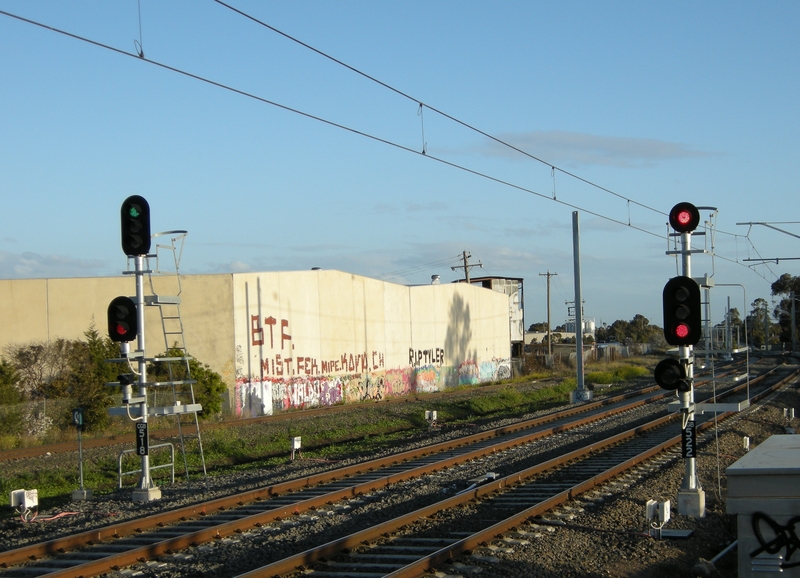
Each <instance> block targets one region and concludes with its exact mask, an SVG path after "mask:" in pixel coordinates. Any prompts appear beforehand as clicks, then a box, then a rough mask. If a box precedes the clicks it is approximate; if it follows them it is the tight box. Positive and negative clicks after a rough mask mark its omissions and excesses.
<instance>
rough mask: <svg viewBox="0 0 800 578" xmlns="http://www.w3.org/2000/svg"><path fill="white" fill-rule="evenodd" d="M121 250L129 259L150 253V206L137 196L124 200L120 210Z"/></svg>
mask: <svg viewBox="0 0 800 578" xmlns="http://www.w3.org/2000/svg"><path fill="white" fill-rule="evenodd" d="M120 217H121V224H122V250H123V251H124V252H125V254H126V255H128V256H129V257H133V256H135V255H146V254H147V253H148V251H150V205H149V204H148V203H147V200H146V199H145V198H144V197H142V196H139V195H132V196H130V197H128V198H127V199H125V201H124V202H123V203H122V209H121V210H120Z"/></svg>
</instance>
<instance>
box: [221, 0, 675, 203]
mask: <svg viewBox="0 0 800 578" xmlns="http://www.w3.org/2000/svg"><path fill="white" fill-rule="evenodd" d="M214 1H215V2H216V3H217V4H219V5H220V6H224V7H225V8H227V9H229V10H231V11H233V12H236V13H237V14H240V15H241V16H244V17H245V18H247V19H249V20H251V21H253V22H255V23H257V24H259V25H260V26H263V27H265V28H267V29H269V30H271V31H273V32H275V33H276V34H280V35H281V36H283V37H284V38H287V39H288V40H291V41H292V42H296V43H297V44H299V45H301V46H303V47H304V48H307V49H308V50H311V51H313V52H315V53H317V54H319V55H320V56H322V57H324V58H327V59H328V60H331V61H333V62H335V63H336V64H339V65H340V66H343V67H345V68H347V69H348V70H351V71H352V72H354V73H356V74H358V75H360V76H362V77H364V78H366V79H368V80H370V81H372V82H374V83H376V84H379V85H380V86H383V87H384V88H386V89H388V90H391V91H392V92H394V93H396V94H398V95H400V96H402V97H403V98H406V99H408V100H411V101H413V102H415V103H417V104H419V107H420V108H419V110H420V112H421V111H422V108H423V107H425V108H427V109H428V110H431V111H433V112H435V113H436V114H439V115H441V116H443V117H444V118H446V119H448V120H450V121H452V122H455V123H457V124H459V125H461V126H463V127H464V128H467V129H469V130H471V131H474V132H476V133H478V134H480V135H482V136H484V137H486V138H488V139H490V140H492V141H494V142H496V143H497V144H499V145H502V146H504V147H506V148H509V149H511V150H513V151H516V152H518V153H520V154H521V155H524V156H526V157H528V158H530V159H532V160H535V161H537V162H539V163H542V164H544V165H547V166H549V167H550V168H551V169H552V170H553V171H554V172H555V171H558V172H560V173H563V174H565V175H568V176H570V177H572V178H574V179H576V180H578V181H581V182H582V183H585V184H587V185H589V186H591V187H595V188H597V189H599V190H601V191H603V192H605V193H608V194H611V195H614V196H615V197H618V198H620V199H624V200H625V201H627V202H629V203H634V204H636V205H638V206H640V207H642V208H644V209H648V210H650V211H653V212H655V213H658V214H661V215H666V214H667V213H665V212H664V211H660V210H659V209H655V208H653V207H650V206H648V205H645V204H643V203H639V202H638V201H635V200H633V199H629V198H627V197H625V196H623V195H620V194H619V193H616V192H614V191H612V190H611V189H607V188H605V187H603V186H601V185H598V184H597V183H594V182H592V181H590V180H588V179H584V178H583V177H580V176H578V175H576V174H574V173H571V172H569V171H567V170H565V169H562V168H560V167H557V166H555V165H553V164H552V163H550V162H548V161H545V160H543V159H541V158H539V157H537V156H535V155H533V154H531V153H529V152H527V151H525V150H523V149H521V148H519V147H517V146H514V145H512V144H510V143H508V142H506V141H504V140H502V139H500V138H498V137H496V136H494V135H491V134H489V133H487V132H485V131H483V130H481V129H479V128H477V127H475V126H473V125H471V124H469V123H468V122H465V121H463V120H460V119H458V118H456V117H454V116H452V115H450V114H448V113H446V112H444V111H442V110H440V109H438V108H435V107H433V106H431V105H429V104H425V103H423V102H422V101H421V100H420V99H418V98H415V97H413V96H411V95H409V94H407V93H406V92H404V91H402V90H400V89H398V88H396V87H394V86H392V85H390V84H388V83H386V82H383V81H382V80H379V79H377V78H375V77H374V76H372V75H370V74H367V73H366V72H363V71H362V70H359V69H358V68H356V67H354V66H351V65H350V64H347V63H346V62H343V61H341V60H339V59H338V58H335V57H334V56H331V55H330V54H328V53H326V52H323V51H322V50H319V49H318V48H315V47H313V46H311V45H310V44H308V43H306V42H303V41H302V40H299V39H298V38H295V37H294V36H292V35H290V34H287V33H286V32H283V31H282V30H280V29H278V28H276V27H274V26H272V25H270V24H267V23H266V22H264V21H262V20H259V19H258V18H256V17H254V16H252V15H250V14H248V13H247V12H244V11H243V10H240V9H238V8H235V7H234V6H231V5H230V4H228V3H226V2H223V1H222V0H214ZM423 138H424V133H423ZM424 150H425V149H424V146H423V154H424ZM553 178H554V180H555V173H554V174H553ZM553 199H555V187H554V188H553Z"/></svg>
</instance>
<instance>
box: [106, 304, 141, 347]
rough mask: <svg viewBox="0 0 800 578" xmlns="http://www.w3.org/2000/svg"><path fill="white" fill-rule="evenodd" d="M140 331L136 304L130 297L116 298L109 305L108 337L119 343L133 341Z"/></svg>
mask: <svg viewBox="0 0 800 578" xmlns="http://www.w3.org/2000/svg"><path fill="white" fill-rule="evenodd" d="M138 331H139V318H138V316H137V313H136V303H134V302H133V299H131V298H130V297H115V298H114V299H112V300H111V303H109V305H108V336H109V337H110V338H111V341H115V342H117V343H122V342H127V341H133V340H134V339H136V336H137V333H138Z"/></svg>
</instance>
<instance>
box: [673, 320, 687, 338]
mask: <svg viewBox="0 0 800 578" xmlns="http://www.w3.org/2000/svg"><path fill="white" fill-rule="evenodd" d="M674 331H675V337H677V338H678V339H686V338H687V337H689V333H691V331H690V330H689V326H688V325H686V324H685V323H679V324H678V325H676V326H675V329H674Z"/></svg>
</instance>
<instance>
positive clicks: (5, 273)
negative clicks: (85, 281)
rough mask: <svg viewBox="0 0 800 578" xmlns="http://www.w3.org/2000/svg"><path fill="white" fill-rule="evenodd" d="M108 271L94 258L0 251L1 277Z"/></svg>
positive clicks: (94, 273) (56, 275) (83, 273)
mask: <svg viewBox="0 0 800 578" xmlns="http://www.w3.org/2000/svg"><path fill="white" fill-rule="evenodd" d="M110 273H111V271H110V270H109V266H108V263H105V262H103V261H98V260H94V259H76V258H74V257H70V256H68V255H39V254H38V253H30V252H25V253H9V252H7V251H0V278H3V279H41V278H56V277H94V276H101V275H108V274H110Z"/></svg>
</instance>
